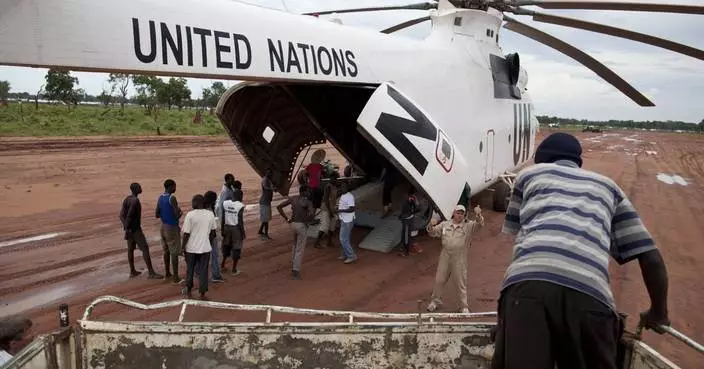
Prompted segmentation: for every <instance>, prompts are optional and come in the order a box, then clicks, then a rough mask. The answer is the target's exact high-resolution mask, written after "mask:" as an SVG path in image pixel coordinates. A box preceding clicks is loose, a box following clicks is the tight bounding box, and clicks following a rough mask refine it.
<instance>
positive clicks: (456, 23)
mask: <svg viewBox="0 0 704 369" xmlns="http://www.w3.org/2000/svg"><path fill="white" fill-rule="evenodd" d="M461 25H462V17H455V26H461Z"/></svg>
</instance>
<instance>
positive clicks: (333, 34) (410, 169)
mask: <svg viewBox="0 0 704 369" xmlns="http://www.w3.org/2000/svg"><path fill="white" fill-rule="evenodd" d="M529 5H536V6H539V7H541V8H548V9H600V10H628V11H648V12H673V13H688V14H704V6H690V5H668V4H654V3H627V2H611V1H557V0H542V1H539V0H504V1H501V0H497V1H492V0H440V1H439V2H424V3H417V4H409V5H405V6H385V7H383V6H382V7H374V8H360V9H346V10H330V11H323V12H318V13H306V14H291V13H286V12H281V11H277V10H272V9H266V8H261V7H257V6H253V5H249V4H245V3H239V2H234V1H229V0H210V1H207V2H202V1H195V0H178V1H176V0H168V1H167V0H122V1H119V2H100V1H94V0H72V1H54V0H11V1H3V2H2V3H1V4H0V24H2V27H0V64H4V65H16V66H29V67H54V68H56V67H59V68H66V69H71V70H79V71H96V72H126V73H136V74H154V75H160V76H171V75H173V76H186V77H200V78H213V79H232V80H242V81H245V82H242V83H239V84H237V85H235V86H233V87H232V88H230V90H228V91H227V93H225V94H224V95H223V96H222V97H221V99H220V102H219V104H218V107H217V114H218V116H219V117H220V119H221V121H222V123H223V125H224V126H225V128H226V129H227V131H228V132H229V135H230V136H231V138H232V140H233V142H234V143H235V144H236V146H237V147H238V149H239V150H240V152H241V153H242V154H243V155H244V157H245V158H246V159H247V160H248V161H249V163H250V165H251V166H252V167H253V168H254V169H255V170H256V171H257V172H258V173H259V174H263V173H264V171H265V170H266V169H267V168H272V169H273V171H274V175H273V182H274V184H275V186H276V187H277V189H278V191H279V192H280V193H281V194H283V195H286V194H288V192H289V188H290V185H291V182H292V178H293V177H294V176H295V171H296V170H295V163H296V159H297V158H298V156H299V154H301V152H302V151H303V150H304V149H305V148H306V147H309V146H311V145H314V144H320V143H324V142H326V141H327V142H330V143H331V144H332V145H333V146H334V147H335V148H336V149H337V150H338V151H339V152H340V153H341V154H342V155H343V156H344V157H345V158H346V159H347V160H348V161H349V162H350V163H352V165H353V166H354V167H355V169H356V170H357V171H358V172H361V173H363V174H364V177H365V178H378V177H379V176H380V174H381V172H382V170H383V169H384V168H385V167H387V166H389V165H390V164H391V165H393V166H394V167H395V168H396V169H398V171H399V172H400V173H401V174H402V176H403V178H405V180H406V181H407V184H408V185H413V186H414V187H415V188H416V189H417V190H418V191H419V193H420V194H421V195H422V197H423V198H425V199H426V200H427V202H428V208H429V209H430V208H432V209H434V210H435V211H436V212H437V213H438V214H439V215H440V216H441V217H442V218H448V217H449V216H450V215H451V213H452V210H453V208H454V206H455V205H456V204H457V203H458V201H460V199H461V198H462V197H463V196H465V198H466V197H468V196H470V195H475V194H477V193H479V192H481V191H483V190H485V189H487V188H490V187H494V190H495V191H494V195H493V196H494V201H493V203H494V208H495V209H496V210H499V211H501V210H504V209H505V207H506V203H507V197H508V196H509V194H510V191H511V183H512V181H511V180H512V177H513V173H514V172H515V170H516V169H517V168H519V167H521V166H522V165H524V164H525V163H526V162H527V161H528V160H530V158H531V156H532V154H533V151H534V148H535V136H536V131H537V130H538V125H539V123H538V121H537V119H536V118H535V114H534V107H533V104H532V103H531V100H530V97H529V94H528V92H527V89H526V86H527V81H528V75H527V73H526V71H525V70H524V69H523V68H522V67H521V64H520V58H519V56H518V54H516V53H512V54H508V55H506V54H505V53H504V51H503V50H502V49H501V47H500V44H499V40H500V36H499V34H500V32H501V29H502V28H506V29H508V30H510V31H513V32H516V33H519V34H521V35H524V36H526V37H529V38H531V39H533V40H536V41H538V42H541V43H543V44H545V45H547V46H549V47H552V48H555V49H557V50H559V51H560V52H562V53H564V54H566V55H567V56H569V57H571V58H573V59H574V60H576V61H578V62H580V63H581V64H583V65H584V66H586V67H587V68H589V69H591V70H592V71H594V72H595V73H596V74H597V75H599V76H600V77H601V78H603V79H604V80H605V81H607V82H608V83H610V84H612V85H613V86H614V87H616V88H617V89H619V90H620V91H621V92H623V93H624V94H625V95H627V96H628V97H630V98H631V99H632V100H633V101H634V102H636V103H637V104H639V105H641V106H653V105H654V104H653V103H652V102H651V101H650V100H649V99H648V98H646V97H645V96H643V95H642V94H641V93H640V92H638V91H637V90H636V89H635V88H633V87H632V86H631V85H630V84H628V83H627V82H626V81H624V80H623V79H622V78H620V77H619V76H617V75H616V74H615V73H614V72H613V71H611V70H610V69H609V68H607V67H606V66H604V65H603V64H601V63H600V62H598V61H596V60H595V59H593V58H592V57H590V56H588V55H587V54H585V53H584V52H582V51H580V50H578V49H576V48H575V47H573V46H571V45H569V44H567V43H565V42H563V41H561V40H559V39H556V38H554V37H552V36H550V35H548V34H546V33H544V32H542V31H540V30H538V29H535V28H533V27H531V26H529V25H527V24H524V23H522V22H520V21H518V20H517V19H515V18H513V17H511V16H508V15H506V13H512V14H515V15H526V16H532V17H533V19H534V20H536V21H539V22H545V23H552V24H558V25H562V26H567V27H573V28H579V29H584V30H589V31H593V32H600V33H604V34H608V35H612V36H617V37H623V38H626V39H630V40H635V41H639V42H643V43H646V44H650V45H654V46H659V47H662V48H665V49H669V50H671V51H675V52H679V53H683V54H685V55H689V56H691V57H694V58H698V59H700V60H704V51H702V50H699V49H696V48H692V47H689V46H686V45H682V44H678V43H675V42H672V41H668V40H664V39H661V38H658V37H654V36H649V35H645V34H641V33H637V32H632V31H627V30H623V29H619V28H616V27H611V26H605V25H601V24H596V23H590V22H586V21H581V20H577V19H571V18H566V17H561V16H555V15H549V14H544V13H540V12H537V11H533V10H529V9H526V8H524V6H529ZM397 9H421V10H428V11H429V14H428V16H425V17H421V18H417V19H413V20H409V21H407V22H403V23H401V24H398V25H396V26H393V27H390V28H387V29H384V30H382V31H380V32H377V31H373V30H369V29H359V28H354V27H350V26H346V25H343V24H340V23H341V22H339V21H337V22H331V21H327V20H324V19H321V18H318V17H317V16H319V15H324V14H332V13H349V12H364V11H382V10H397ZM424 21H430V22H432V27H431V31H430V34H429V35H428V37H427V38H425V39H423V40H413V39H407V38H402V37H397V36H394V35H393V34H392V33H393V32H395V31H398V30H400V29H403V28H406V27H409V26H412V25H414V24H418V23H420V22H424ZM399 187H400V188H402V187H403V186H399ZM376 189H378V186H377V187H376ZM371 192H373V193H374V194H376V193H378V192H379V191H377V190H375V191H371ZM396 196H397V197H398V196H403V194H401V195H398V194H397V195H396ZM368 198H371V199H375V200H373V201H372V202H368V203H367V205H368V208H369V209H372V208H376V209H380V208H381V202H380V201H379V200H378V196H376V197H375V196H370V197H369V196H368ZM375 201H376V203H374V202H375ZM358 207H359V208H360V210H363V209H364V206H359V204H358ZM429 216H430V215H429V214H426V216H424V217H421V220H420V221H421V222H423V221H427V220H428V219H429ZM362 218H363V217H359V220H358V222H362V223H364V220H363V219H362ZM375 222H376V224H377V225H378V221H377V220H375V221H370V222H368V223H375ZM419 226H422V224H420V225H419Z"/></svg>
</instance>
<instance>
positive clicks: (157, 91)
mask: <svg viewBox="0 0 704 369" xmlns="http://www.w3.org/2000/svg"><path fill="white" fill-rule="evenodd" d="M44 80H45V83H44V84H43V85H42V86H41V87H40V88H39V90H38V91H37V92H36V93H34V94H31V93H29V92H10V91H11V86H10V83H9V82H7V81H0V101H3V102H6V101H7V100H8V99H21V100H34V103H35V107H36V108H37V109H38V108H39V103H38V101H39V100H40V99H46V100H50V101H58V102H62V103H64V104H66V105H67V107H68V108H69V109H70V108H71V106H75V105H77V104H79V103H81V102H92V103H98V102H99V103H101V104H103V105H105V106H108V105H112V104H116V103H119V104H120V108H121V109H122V110H124V108H125V104H134V105H140V106H142V107H143V108H144V111H145V113H146V114H148V115H152V116H154V119H156V117H157V114H158V110H159V108H161V107H165V108H167V109H169V110H170V109H171V108H173V107H177V108H178V109H182V108H184V107H188V108H198V109H206V108H207V109H211V112H212V109H213V108H214V107H215V106H216V105H217V103H218V100H219V99H220V96H222V94H223V93H225V90H226V88H225V85H224V84H223V83H222V82H214V83H213V84H212V85H211V86H210V87H208V88H204V89H203V91H202V97H201V98H200V99H192V98H191V90H190V89H189V88H188V85H187V83H186V79H185V78H182V77H180V78H175V77H171V78H169V80H168V81H164V80H162V79H161V78H159V77H156V76H145V75H134V74H121V73H111V74H110V75H109V77H108V80H107V82H108V84H109V86H110V88H109V89H105V88H103V91H102V92H101V93H100V94H99V95H97V96H92V95H89V94H87V93H86V92H85V91H84V90H83V89H82V88H79V87H78V85H79V82H78V78H76V77H74V76H72V75H71V73H70V71H65V70H57V69H50V70H49V71H47V74H46V76H45V77H44ZM130 85H132V86H134V88H135V90H136V91H137V93H136V94H135V95H134V96H130V97H128V96H127V94H128V92H129V87H130ZM537 118H538V121H539V122H540V123H541V124H542V125H547V124H550V123H560V124H569V125H582V126H587V125H591V126H599V127H619V128H639V129H640V128H642V129H658V130H683V131H701V132H704V119H702V120H701V122H699V124H692V123H688V122H682V121H671V120H668V121H633V120H613V119H612V120H608V121H592V120H587V119H574V118H562V117H554V116H547V115H539V116H537Z"/></svg>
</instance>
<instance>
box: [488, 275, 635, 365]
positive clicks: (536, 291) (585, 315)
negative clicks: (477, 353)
mask: <svg viewBox="0 0 704 369" xmlns="http://www.w3.org/2000/svg"><path fill="white" fill-rule="evenodd" d="M498 312H499V318H498V324H497V327H496V338H495V339H496V348H495V351H494V357H493V358H492V362H491V368H492V369H518V368H521V369H522V368H531V369H554V368H555V364H556V363H557V367H558V368H570V369H571V368H575V369H591V368H595V369H616V368H617V366H616V360H617V354H618V342H619V341H620V339H621V335H622V334H623V321H622V319H621V318H620V317H619V316H618V315H617V314H616V313H615V312H614V311H613V310H611V309H610V308H609V307H608V306H606V305H605V304H603V303H602V302H600V301H599V300H597V299H595V298H593V297H591V296H589V295H587V294H585V293H582V292H579V291H577V290H573V289H571V288H568V287H564V286H561V285H558V284H555V283H550V282H545V281H525V282H519V283H516V284H514V285H512V286H509V287H508V288H506V290H504V291H503V292H502V293H501V298H500V299H499V310H498Z"/></svg>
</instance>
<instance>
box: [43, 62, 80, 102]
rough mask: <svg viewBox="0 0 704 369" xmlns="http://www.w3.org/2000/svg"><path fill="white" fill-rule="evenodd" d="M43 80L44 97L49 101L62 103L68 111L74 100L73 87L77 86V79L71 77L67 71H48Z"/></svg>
mask: <svg viewBox="0 0 704 369" xmlns="http://www.w3.org/2000/svg"><path fill="white" fill-rule="evenodd" d="M44 79H46V86H45V87H44V90H45V91H46V93H45V96H46V97H47V98H48V99H49V100H55V101H61V102H63V103H64V104H66V105H67V106H68V107H69V109H70V108H71V103H73V102H74V101H75V100H76V95H77V94H76V92H75V91H74V90H73V86H74V85H77V84H78V78H76V77H74V76H72V75H71V74H70V72H69V71H61V70H56V69H49V71H48V72H47V73H46V76H45V77H44Z"/></svg>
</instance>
